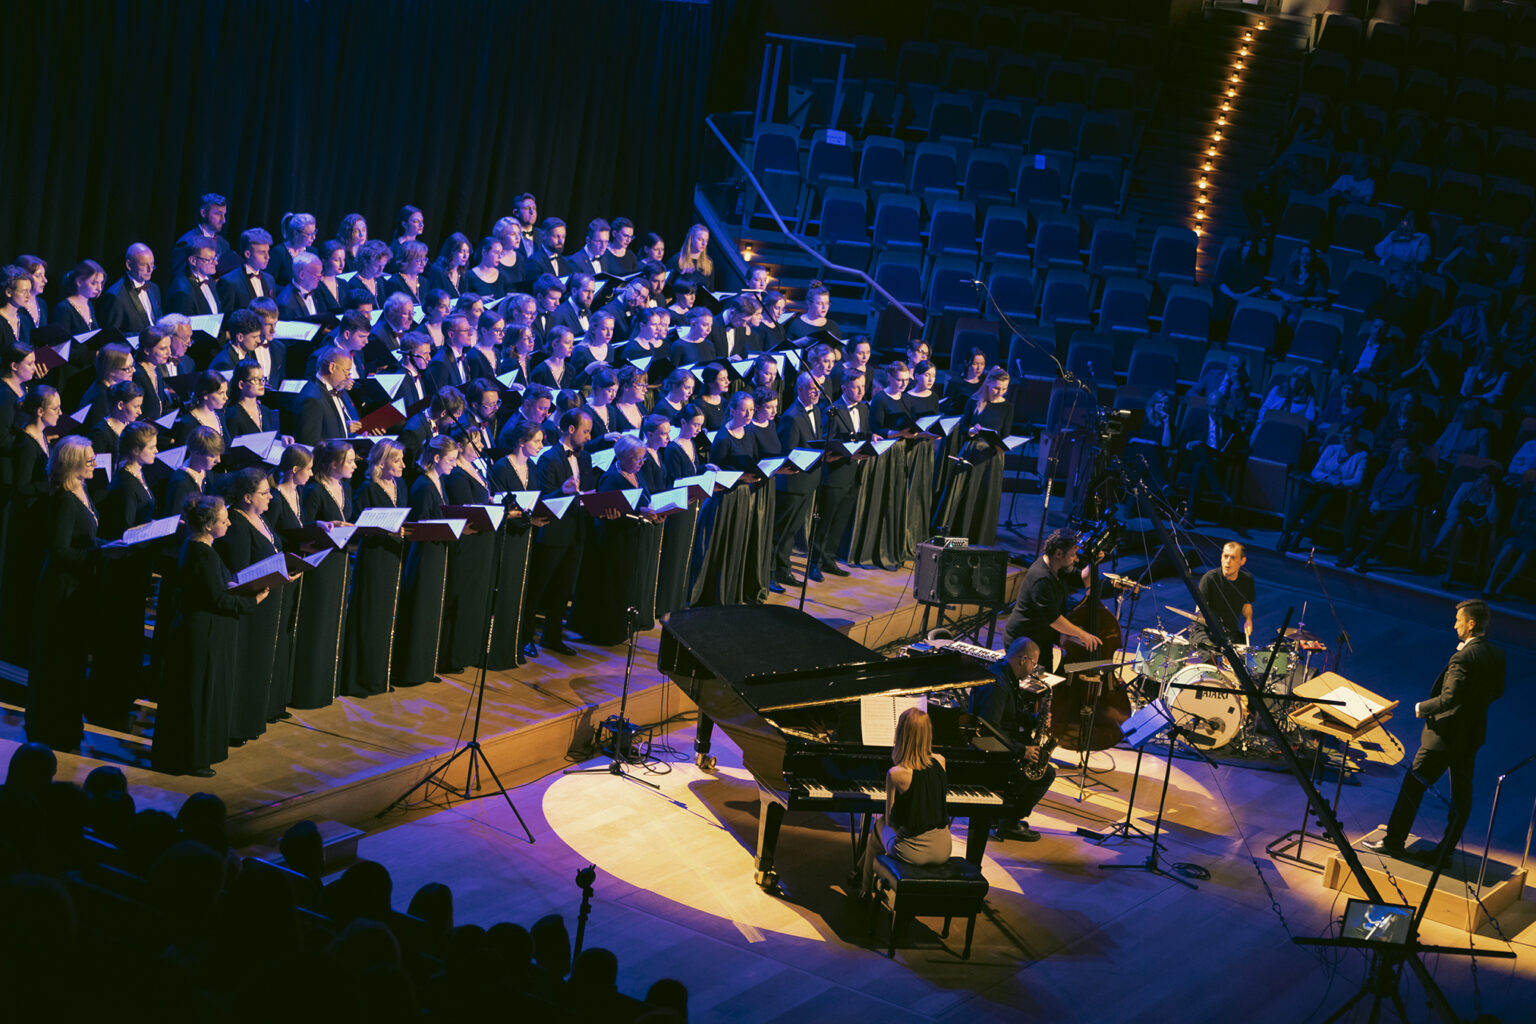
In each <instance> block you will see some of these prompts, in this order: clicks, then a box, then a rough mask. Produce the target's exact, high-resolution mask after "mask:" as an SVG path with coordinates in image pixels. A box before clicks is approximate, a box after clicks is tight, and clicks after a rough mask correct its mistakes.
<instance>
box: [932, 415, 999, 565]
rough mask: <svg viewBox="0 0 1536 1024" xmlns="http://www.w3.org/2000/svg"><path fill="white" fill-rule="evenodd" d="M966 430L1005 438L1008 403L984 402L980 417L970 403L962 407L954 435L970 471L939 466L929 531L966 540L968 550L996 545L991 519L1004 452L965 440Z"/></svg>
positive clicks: (957, 466)
mask: <svg viewBox="0 0 1536 1024" xmlns="http://www.w3.org/2000/svg"><path fill="white" fill-rule="evenodd" d="M972 426H979V427H983V428H985V429H988V430H992V431H995V432H996V433H997V434H998V435H999V436H1001V437H1007V436H1008V433H1009V431H1010V430H1012V428H1013V403H1012V402H1010V401H1008V400H1007V399H1004V400H1003V401H1001V402H990V403H988V404H987V406H986V407H985V408H984V409H982V411H981V413H980V415H978V414H977V413H976V404H975V403H974V402H972V403H971V404H970V405H968V406H966V408H965V412H964V414H963V415H962V416H961V417H960V422H959V423H957V424H955V429H954V434H955V435H956V436H957V437H959V438H960V439H961V440H960V444H961V449H960V456H961V458H963V459H964V460H965V461H966V462H968V463H970V465H968V466H967V465H963V464H961V463H958V462H951V461H949V460H945V465H944V469H943V473H942V476H941V478H940V480H941V487H940V492H939V501H938V504H937V506H936V507H935V509H934V513H933V531H934V533H939V534H944V535H945V536H950V537H966V538H969V539H970V542H971V543H972V544H982V545H991V544H995V543H996V542H997V516H998V513H999V511H1000V510H1001V508H1002V503H1003V456H1004V454H1005V449H1003V448H1001V447H998V446H994V445H992V444H991V443H989V442H988V441H986V440H984V439H982V438H979V437H971V436H970V429H971V427H972Z"/></svg>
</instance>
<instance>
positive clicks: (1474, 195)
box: [1429, 171, 1483, 221]
mask: <svg viewBox="0 0 1536 1024" xmlns="http://www.w3.org/2000/svg"><path fill="white" fill-rule="evenodd" d="M1482 205H1483V179H1482V177H1481V176H1480V175H1476V174H1464V173H1462V172H1460V171H1442V172H1440V180H1439V181H1437V182H1435V186H1434V189H1433V190H1432V191H1431V192H1430V195H1429V212H1430V213H1431V214H1436V213H1448V214H1451V215H1452V216H1454V217H1457V218H1459V219H1460V220H1462V221H1471V220H1476V219H1477V214H1478V211H1479V210H1480V209H1481V208H1482Z"/></svg>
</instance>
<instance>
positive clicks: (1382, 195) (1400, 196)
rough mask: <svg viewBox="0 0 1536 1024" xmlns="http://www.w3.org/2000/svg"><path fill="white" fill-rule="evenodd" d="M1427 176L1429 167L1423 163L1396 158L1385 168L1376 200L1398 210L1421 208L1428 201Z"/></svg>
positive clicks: (1382, 204)
mask: <svg viewBox="0 0 1536 1024" xmlns="http://www.w3.org/2000/svg"><path fill="white" fill-rule="evenodd" d="M1429 176H1430V171H1429V168H1428V167H1426V166H1424V165H1423V164H1416V163H1411V162H1409V161H1407V160H1398V161H1396V162H1395V163H1393V164H1392V166H1391V168H1389V169H1388V170H1387V178H1386V181H1385V182H1383V183H1382V187H1381V188H1380V189H1379V190H1378V191H1377V194H1376V202H1377V203H1378V204H1379V205H1381V206H1386V207H1394V208H1396V209H1399V210H1422V209H1424V204H1425V203H1426V202H1428V201H1429Z"/></svg>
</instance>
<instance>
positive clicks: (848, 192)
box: [818, 185, 870, 270]
mask: <svg viewBox="0 0 1536 1024" xmlns="http://www.w3.org/2000/svg"><path fill="white" fill-rule="evenodd" d="M868 203H869V200H868V197H867V196H866V195H865V194H864V190H863V189H858V188H841V187H838V186H835V185H834V186H832V187H830V188H828V189H827V190H826V193H825V194H824V195H823V196H822V199H821V219H820V234H819V235H818V239H819V241H820V242H821V251H822V254H823V255H825V256H826V257H827V259H829V260H831V261H832V262H833V263H839V264H842V265H844V266H850V267H857V268H858V269H860V270H864V269H867V268H868V266H869V253H870V242H869V205H868Z"/></svg>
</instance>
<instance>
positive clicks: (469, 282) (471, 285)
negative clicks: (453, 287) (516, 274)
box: [459, 269, 512, 302]
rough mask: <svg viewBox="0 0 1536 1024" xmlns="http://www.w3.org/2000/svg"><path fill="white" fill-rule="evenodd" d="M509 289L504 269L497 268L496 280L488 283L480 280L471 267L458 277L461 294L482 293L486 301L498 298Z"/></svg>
mask: <svg viewBox="0 0 1536 1024" xmlns="http://www.w3.org/2000/svg"><path fill="white" fill-rule="evenodd" d="M511 290H512V286H511V283H510V278H509V277H508V275H507V273H506V271H504V270H499V269H498V270H497V272H496V280H494V281H491V282H489V283H487V282H485V281H482V280H480V275H479V274H476V273H475V272H474V270H472V269H466V270H465V272H464V276H463V277H461V278H459V293H460V294H461V295H469V294H470V293H474V294H475V295H482V296H484V297H485V301H486V302H491V301H493V300H495V299H499V298H501V297H502V296H503V295H505V294H507V292H509V291H511Z"/></svg>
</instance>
